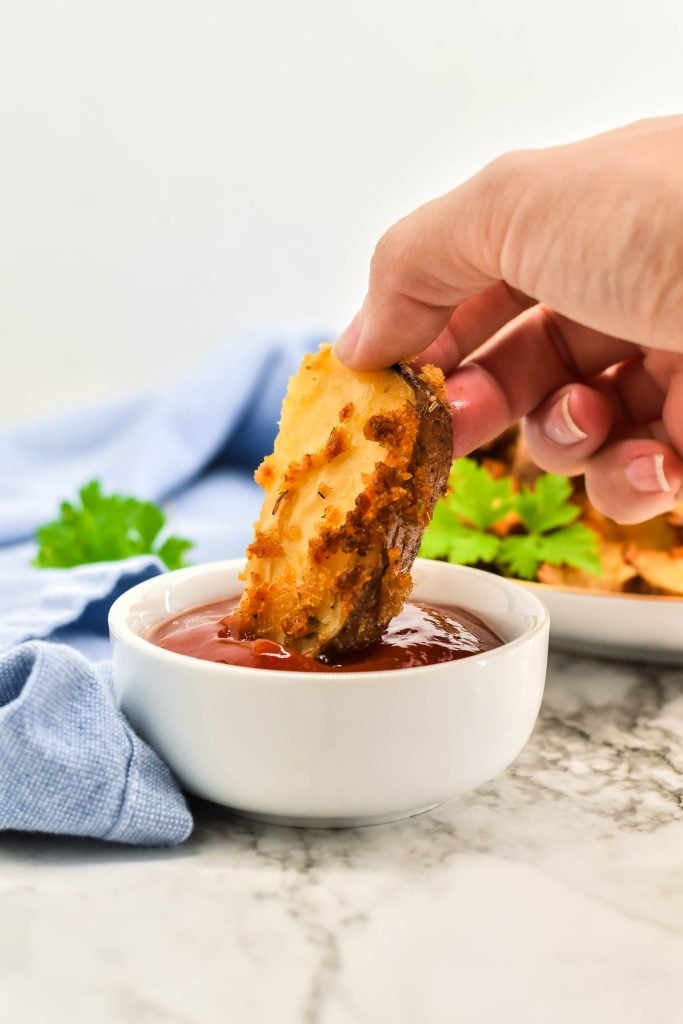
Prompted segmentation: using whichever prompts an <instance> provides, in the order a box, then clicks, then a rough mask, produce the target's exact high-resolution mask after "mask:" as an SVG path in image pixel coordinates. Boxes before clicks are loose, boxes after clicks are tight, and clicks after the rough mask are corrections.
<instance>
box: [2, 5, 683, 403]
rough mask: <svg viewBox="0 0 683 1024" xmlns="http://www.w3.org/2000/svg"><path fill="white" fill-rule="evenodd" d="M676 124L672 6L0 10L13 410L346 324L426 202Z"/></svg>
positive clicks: (6, 308)
mask: <svg viewBox="0 0 683 1024" xmlns="http://www.w3.org/2000/svg"><path fill="white" fill-rule="evenodd" d="M681 108H683V2H682V0H648V2H647V3H644V2H642V0H621V2H612V0H565V2H557V0H514V2H513V0H509V2H501V0H488V2H486V0H468V2H467V3H465V2H462V0H421V2H419V3H416V2H413V3H404V2H398V0H344V2H340V3H335V4H332V3H327V2H325V0H289V2H278V0H261V2H258V0H257V2H254V0H252V2H248V0H244V2H241V3H235V2H234V0H0V339H1V341H0V344H1V345H2V368H1V369H0V417H2V418H8V417H11V416H14V415H17V414H20V413H26V412H31V411H34V410H39V409H43V408H47V407H55V406H58V405H63V404H67V403H68V402H70V401H74V400H79V399H80V398H82V397H83V396H85V395H87V394H93V393H95V394H103V393H107V392H111V391H116V390H120V389H122V388H127V387H130V386H131V385H133V384H134V383H136V382H138V381H142V382H144V383H147V382H149V381H151V380H153V379H155V378H157V377H159V376H162V375H164V374H166V373H168V372H169V371H170V370H171V369H172V368H174V367H177V366H179V365H182V364H183V362H184V361H186V360H187V359H189V358H191V353H192V352H194V351H197V350H199V349H201V348H204V347H206V346H208V345H209V344H211V343H212V342H214V341H215V340H216V339H217V338H219V337H221V336H222V335H224V334H225V333H226V332H229V331H230V330H231V329H233V328H234V327H236V326H238V325H239V324H240V323H244V322H246V321H251V320H270V321H282V320H288V321H290V322H291V321H295V322H297V321H301V322H305V323H313V324H322V325H331V326H342V325H343V323H344V322H345V320H346V319H347V318H348V317H349V316H350V315H351V314H352V312H353V311H354V309H355V306H356V305H357V304H358V303H359V302H360V300H361V298H362V293H363V287H364V282H365V278H366V271H367V263H368V258H369V255H370V252H371V250H372V246H373V244H374V242H375V240H376V238H377V237H378V235H379V234H380V233H381V232H382V230H383V229H384V228H385V227H386V226H387V225H388V224H389V223H391V222H392V221H393V220H395V219H396V218H397V217H398V216H399V215H400V214H402V213H403V212H405V211H407V210H408V209H410V208H411V207H412V206H414V205H416V204H417V203H418V202H420V201H422V200H423V199H426V198H429V197H430V196H431V195H433V194H436V193H439V192H442V191H445V190H447V189H448V188H449V187H451V186H452V185H453V184H455V183H456V182H457V181H458V180H459V179H461V178H462V177H464V176H466V175H467V174H468V173H470V172H471V171H473V170H475V169H476V168H477V167H478V166H479V165H480V164H481V163H483V162H484V161H486V160H487V159H489V158H490V157H492V156H494V155H495V154H496V153H498V152H500V151H502V150H505V149H509V148H514V147H519V146H529V145H542V144H546V143H550V142H559V141H562V140H565V139H569V138H574V137H579V136H581V135H584V134H588V133H590V132H593V131H595V130H599V129H601V128H604V127H609V126H612V125H615V124H618V123H620V122H624V121H628V120H632V119H634V118H637V117H641V116H643V115H650V114H656V113H671V112H674V111H676V110H677V109H678V110H680V109H681Z"/></svg>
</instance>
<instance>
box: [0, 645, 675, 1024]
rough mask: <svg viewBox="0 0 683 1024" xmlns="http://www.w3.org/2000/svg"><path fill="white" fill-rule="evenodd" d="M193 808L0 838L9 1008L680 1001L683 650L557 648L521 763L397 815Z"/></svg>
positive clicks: (380, 1015) (427, 1009) (486, 1016)
mask: <svg viewBox="0 0 683 1024" xmlns="http://www.w3.org/2000/svg"><path fill="white" fill-rule="evenodd" d="M194 809H195V812H196V818H197V828H196V831H195V834H194V835H193V837H192V838H191V840H190V841H189V842H188V843H186V844H185V845H184V846H182V847H180V848H178V849H175V850H170V851H161V852H160V851H154V850H134V849H128V848H121V847H118V848H117V847H114V846H107V845H106V844H99V843H95V842H83V841H78V840H67V839H54V838H48V837H36V836H26V835H18V834H12V835H7V834H6V835H5V836H3V837H0V1017H1V1018H2V1020H3V1021H7V1022H8V1024H29V1022H30V1024H33V1022H36V1024H38V1022H40V1024H61V1022H65V1024H66V1022H69V1024H80V1022H88V1024H90V1022H92V1024H110V1022H116V1024H118V1022H122V1024H129V1022H135V1024H137V1022H143V1024H166V1022H168V1024H214V1022H216V1024H223V1022H230V1024H450V1022H456V1021H457V1022H458V1024H470V1022H472V1024H498V1022H506V1024H509V1022H516V1021H520V1022H524V1024H536V1022H538V1024H548V1022H552V1024H565V1022H566V1024H592V1022H596V1024H598V1022H599V1024H612V1022H615V1024H616V1022H618V1024H645V1022H646V1024H659V1022H662V1024H664V1022H667V1024H670V1022H672V1021H675V1020H681V1019H683V670H678V669H662V668H653V667H647V666H633V665H619V664H616V663H610V662H602V663H601V662H597V661H593V660H588V659H579V658H569V657H566V656H563V655H559V654H555V655H553V657H552V659H551V665H550V672H549V679H548V687H547V692H546V696H545V698H544V703H543V707H542V711H541V717H540V720H539V723H538V725H537V727H536V730H535V732H534V735H533V737H532V739H531V741H530V743H529V745H528V747H527V748H526V750H525V751H524V753H523V754H522V756H521V757H520V758H519V759H518V760H517V762H516V763H515V764H514V765H513V766H512V767H511V768H510V769H509V770H508V771H507V772H505V773H504V774H503V775H501V776H500V777H499V778H497V779H496V780H495V781H493V782H491V783H489V784H488V785H487V786H485V787H483V788H482V789H480V790H479V791H478V792H477V793H474V794H471V795H469V796H467V797H465V798H461V799H458V800H454V801H452V802H450V803H448V804H445V805H443V806H441V807H440V808H438V809H436V810H434V811H432V812H429V813H427V814H424V815H422V816H420V817H418V818H413V819H410V820H408V821H403V822H399V823H397V824H394V825H384V826H378V827H374V828H366V829H359V830H353V831H341V832H331V831H303V830H296V829H285V828H274V827H272V826H267V825H256V824H251V823H246V822H244V821H240V820H238V819H236V818H233V817H231V816H230V815H229V814H228V813H227V812H224V811H223V810H222V809H220V808H218V807H215V806H212V805H209V804H205V803H201V802H197V803H196V804H195V805H194Z"/></svg>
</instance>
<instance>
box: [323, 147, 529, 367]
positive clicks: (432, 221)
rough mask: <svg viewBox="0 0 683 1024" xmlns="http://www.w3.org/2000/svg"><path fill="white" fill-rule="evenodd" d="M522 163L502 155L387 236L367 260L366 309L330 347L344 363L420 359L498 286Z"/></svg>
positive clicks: (357, 364)
mask: <svg viewBox="0 0 683 1024" xmlns="http://www.w3.org/2000/svg"><path fill="white" fill-rule="evenodd" d="M519 157H520V154H517V153H513V154H508V155H506V156H503V157H500V158H499V159H498V160H495V161H494V162H493V163H492V164H489V165H488V167H485V168H484V169H483V170H482V171H480V172H479V174H477V175H475V177H474V178H470V179H469V181H466V182H464V183H463V184H462V185H460V186H458V188H455V189H453V191H452V192H449V193H447V194H446V195H444V196H441V197H440V198H439V199H434V200H432V201H431V202H429V203H426V204H425V205H424V206H421V207H419V208H418V209H417V210H415V211H414V212H413V213H411V214H409V215H408V216H407V217H404V218H403V220H400V221H398V223H397V224H395V225H394V226H393V227H391V228H390V229H389V230H388V231H387V232H386V234H385V235H384V236H383V237H382V238H381V239H380V241H379V243H378V245H377V248H376V249H375V252H374V255H373V257H372V262H371V265H370V282H369V287H368V293H367V296H366V299H365V302H364V303H363V308H362V310H361V311H360V313H358V314H357V315H356V317H354V319H353V320H352V321H351V323H350V324H349V326H348V327H347V328H346V330H345V331H344V332H343V333H342V335H341V336H340V337H339V339H338V341H337V343H336V345H335V351H336V353H337V355H338V356H339V358H340V359H341V360H342V361H343V362H345V363H346V364H347V365H348V366H350V367H352V368H353V369H356V370H372V369H379V368H381V367H383V366H388V365H390V364H391V363H393V362H396V361H397V360H399V359H405V358H408V357H411V356H416V355H418V353H420V352H422V351H423V350H424V349H425V348H427V346H428V345H430V344H431V343H432V342H433V341H434V340H435V338H436V337H437V336H438V335H439V334H440V332H441V331H442V330H443V329H444V327H445V326H446V325H447V324H448V322H449V320H450V318H451V316H452V314H453V311H454V309H455V308H456V306H458V305H459V304H460V303H461V302H463V301H465V300H466V299H468V298H471V297H472V296H474V295H477V294H478V293H479V292H481V291H483V290H484V289H486V288H487V287H489V286H490V285H492V284H494V283H495V282H497V281H499V280H501V278H502V276H503V275H502V273H501V253H502V252H503V249H504V241H505V237H506V235H507V231H508V226H509V223H510V219H511V217H512V213H513V211H514V208H515V198H516V195H517V194H518V192H519V177H520V176H519V174H518V173H517V172H518V169H519V167H520V162H521V161H520V159H519ZM509 283H510V284H514V282H509Z"/></svg>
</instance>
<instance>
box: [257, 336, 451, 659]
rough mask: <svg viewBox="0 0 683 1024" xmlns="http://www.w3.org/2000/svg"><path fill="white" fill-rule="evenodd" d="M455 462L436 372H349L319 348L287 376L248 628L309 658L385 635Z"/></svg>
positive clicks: (263, 481)
mask: <svg viewBox="0 0 683 1024" xmlns="http://www.w3.org/2000/svg"><path fill="white" fill-rule="evenodd" d="M451 461H452V433H451V417H450V411H449V408H448V405H447V404H446V401H445V398H444V392H443V375H442V374H441V371H440V370H437V369H436V368H435V367H426V368H425V369H424V370H423V371H422V372H421V373H420V374H419V375H418V374H416V373H414V372H413V371H412V370H411V369H410V368H409V367H407V366H405V365H403V364H401V365H398V366H394V367H392V368H390V369H388V370H381V371H376V372H370V373H359V372H356V371H354V370H349V369H348V368H347V367H345V366H343V364H342V363H340V362H339V360H338V359H337V358H336V357H335V356H334V354H333V352H332V350H331V348H330V346H328V345H324V346H322V348H321V350H320V351H319V352H318V353H316V354H315V355H310V356H306V357H305V358H304V361H303V363H302V365H301V368H300V369H299V372H298V373H297V374H296V375H295V376H294V377H292V379H291V381H290V385H289V389H288V392H287V397H286V398H285V401H284V403H283V407H282V418H281V422H280V433H279V434H278V437H277V438H276V441H275V448H274V451H273V454H272V455H269V456H267V458H266V459H265V460H264V461H263V463H262V464H261V466H260V467H259V469H258V470H257V472H256V480H257V482H258V483H259V484H260V485H261V486H262V487H263V489H264V491H265V498H264V502H263V507H262V509H261V515H260V518H259V520H258V522H257V523H256V526H255V538H254V542H253V543H252V544H251V545H250V547H249V548H248V550H247V556H248V562H247V566H246V569H245V583H246V585H245V590H244V594H243V596H242V600H241V602H240V607H239V614H240V618H241V620H242V631H243V635H245V636H249V637H264V638H268V639H271V640H276V641H277V642H278V643H281V644H283V645H284V646H286V647H288V648H290V649H292V650H296V651H300V652H304V653H307V654H310V655H313V656H318V655H327V656H335V655H338V654H342V653H344V652H346V651H351V650H355V649H357V648H359V647H363V646H365V645H366V644H369V643H371V642H372V641H373V640H376V639H377V638H378V637H379V636H381V634H382V632H383V631H384V629H385V627H386V626H387V624H388V623H389V621H390V620H391V619H392V618H393V617H394V615H396V614H397V613H398V612H399V611H400V609H401V607H402V605H403V602H404V601H405V598H406V596H407V594H408V592H409V590H410V587H411V578H410V568H411V566H412V564H413V561H414V560H415V556H416V554H417V549H418V547H419V544H420V539H421V537H422V533H423V531H424V529H425V527H426V525H427V523H428V522H429V519H430V518H431V514H432V511H433V509H434V505H435V504H436V501H437V499H438V498H439V497H440V496H441V495H442V494H443V493H444V491H445V489H446V485H447V481H448V473H449V469H450V465H451Z"/></svg>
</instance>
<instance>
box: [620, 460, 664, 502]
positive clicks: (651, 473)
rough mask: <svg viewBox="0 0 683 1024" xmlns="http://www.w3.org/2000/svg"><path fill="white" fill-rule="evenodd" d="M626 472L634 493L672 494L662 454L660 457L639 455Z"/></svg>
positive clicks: (630, 463)
mask: <svg viewBox="0 0 683 1024" xmlns="http://www.w3.org/2000/svg"><path fill="white" fill-rule="evenodd" d="M625 472H626V479H627V480H628V482H629V483H630V485H631V487H632V488H633V490H634V491H642V492H643V493H644V494H657V493H660V492H662V491H663V492H664V493H665V494H669V493H670V492H671V484H670V483H669V481H668V480H667V479H666V473H665V472H664V456H663V455H662V454H661V452H660V453H659V454H658V455H639V456H638V457H637V458H636V459H631V461H630V462H629V464H628V466H627V467H626V470H625Z"/></svg>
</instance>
